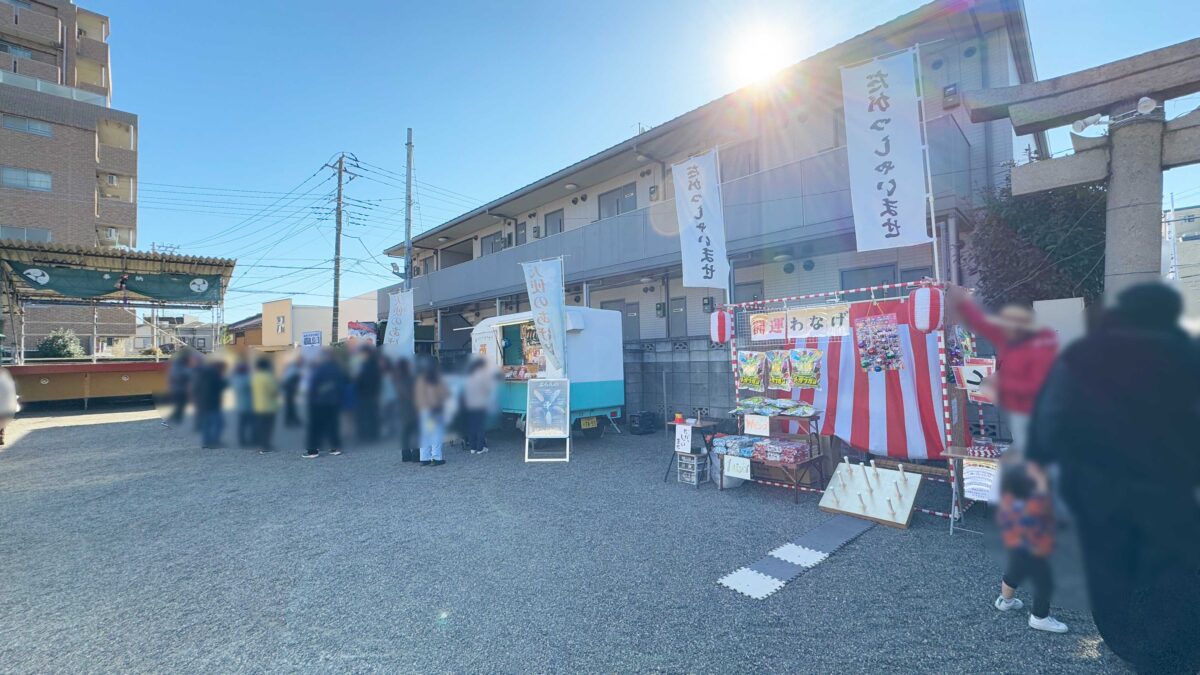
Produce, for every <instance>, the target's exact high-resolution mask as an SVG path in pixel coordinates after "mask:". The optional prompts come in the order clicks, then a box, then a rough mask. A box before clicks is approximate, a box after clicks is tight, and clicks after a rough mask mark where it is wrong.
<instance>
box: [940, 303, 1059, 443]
mask: <svg viewBox="0 0 1200 675" xmlns="http://www.w3.org/2000/svg"><path fill="white" fill-rule="evenodd" d="M950 295H951V299H952V301H953V302H954V304H955V305H956V306H957V307H958V311H959V313H960V314H961V315H962V318H963V322H964V323H965V324H966V325H967V328H969V329H971V331H972V332H974V333H975V334H977V335H979V336H981V337H983V338H986V339H987V341H988V342H990V343H992V346H993V347H995V348H996V375H995V376H994V377H995V380H996V382H995V384H996V395H997V400H996V403H997V404H998V405H999V406H1000V408H1001V409H1002V410H1004V411H1005V412H1006V413H1007V414H1008V427H1009V430H1010V431H1011V432H1012V437H1013V445H1014V446H1016V449H1017V451H1018V452H1024V451H1025V446H1026V443H1027V442H1028V440H1029V419H1030V416H1031V415H1032V414H1033V407H1034V404H1035V403H1036V402H1037V395H1038V392H1040V391H1041V390H1042V383H1044V382H1045V381H1046V375H1048V374H1049V373H1050V366H1052V365H1053V364H1054V359H1055V358H1056V357H1057V356H1058V336H1057V335H1055V333H1054V331H1052V330H1050V329H1048V328H1038V326H1037V322H1036V317H1035V316H1034V313H1033V311H1032V310H1030V309H1029V308H1028V307H1024V306H1022V305H1015V304H1013V305H1005V307H1004V308H1003V309H1001V310H1000V312H999V313H998V314H995V315H992V316H989V315H987V314H985V313H984V311H983V310H982V309H980V307H979V305H977V304H975V301H974V300H972V299H971V297H970V296H969V295H968V294H967V293H966V291H965V290H963V289H961V288H951V290H950Z"/></svg>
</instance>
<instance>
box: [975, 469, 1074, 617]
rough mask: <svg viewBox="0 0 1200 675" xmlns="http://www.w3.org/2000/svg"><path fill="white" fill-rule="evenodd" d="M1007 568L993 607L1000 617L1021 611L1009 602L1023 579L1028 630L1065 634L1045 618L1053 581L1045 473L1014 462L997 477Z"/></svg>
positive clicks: (1050, 506)
mask: <svg viewBox="0 0 1200 675" xmlns="http://www.w3.org/2000/svg"><path fill="white" fill-rule="evenodd" d="M996 520H997V523H998V524H999V525H1000V533H1001V537H1002V538H1003V540H1004V547H1005V548H1007V549H1008V564H1007V566H1006V567H1005V570H1004V576H1003V577H1002V580H1001V582H1000V597H998V598H996V602H995V603H993V605H994V606H995V607H996V609H998V610H1000V611H1001V612H1007V611H1010V610H1015V609H1021V608H1022V607H1024V606H1025V605H1024V603H1022V602H1021V601H1020V600H1019V599H1018V598H1016V597H1014V596H1015V594H1016V590H1017V587H1018V586H1020V585H1021V583H1022V582H1024V581H1025V580H1026V579H1029V580H1030V581H1032V582H1033V611H1031V612H1030V613H1029V627H1030V628H1033V629H1036V630H1044V631H1049V632H1051V633H1065V632H1067V626H1066V624H1064V623H1062V622H1061V621H1059V620H1058V619H1055V618H1054V617H1052V616H1050V595H1051V593H1053V591H1054V576H1053V573H1052V572H1051V570H1050V554H1051V553H1052V552H1053V551H1054V502H1053V500H1052V498H1051V495H1050V490H1049V489H1048V485H1047V480H1046V474H1045V472H1043V471H1042V470H1041V468H1039V467H1038V466H1036V465H1034V464H1030V463H1026V462H1018V463H1014V464H1010V465H1007V466H1005V467H1004V469H1003V471H1002V473H1001V476H1000V508H999V510H998V511H997V512H996Z"/></svg>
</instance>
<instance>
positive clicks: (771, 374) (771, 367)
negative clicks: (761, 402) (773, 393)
mask: <svg viewBox="0 0 1200 675" xmlns="http://www.w3.org/2000/svg"><path fill="white" fill-rule="evenodd" d="M790 366H791V360H790V359H789V358H788V353H787V352H785V351H771V352H767V389H775V390H778V391H791V390H792V374H791V367H790Z"/></svg>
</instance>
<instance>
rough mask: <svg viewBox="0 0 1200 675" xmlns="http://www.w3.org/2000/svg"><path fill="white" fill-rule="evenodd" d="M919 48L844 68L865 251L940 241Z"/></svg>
mask: <svg viewBox="0 0 1200 675" xmlns="http://www.w3.org/2000/svg"><path fill="white" fill-rule="evenodd" d="M914 52H915V50H912V49H909V50H905V51H903V52H900V53H898V54H894V55H892V56H885V57H881V58H878V59H875V60H873V61H869V62H867V63H864V64H862V65H858V66H852V67H849V68H842V105H843V106H844V108H845V111H846V153H847V157H848V160H849V164H850V200H851V202H852V205H853V210H854V236H855V241H856V243H857V247H858V250H859V251H874V250H878V249H884V248H899V247H901V246H912V245H915V244H928V243H929V242H931V241H932V239H931V238H930V236H929V234H928V233H927V230H926V226H925V224H926V205H927V203H928V190H927V188H926V185H925V178H926V175H927V174H926V170H925V146H924V143H923V142H922V140H921V116H920V104H921V101H920V98H919V95H918V92H917V74H916V68H915V61H914Z"/></svg>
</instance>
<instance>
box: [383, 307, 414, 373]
mask: <svg viewBox="0 0 1200 675" xmlns="http://www.w3.org/2000/svg"><path fill="white" fill-rule="evenodd" d="M389 299H390V304H389V305H388V325H387V331H386V332H385V333H384V334H383V353H385V354H387V355H388V356H390V357H391V358H393V359H398V358H401V357H403V358H412V357H413V356H414V355H415V354H416V349H415V346H414V344H413V340H414V339H415V335H414V333H415V329H414V328H413V299H412V291H398V292H396V293H392V294H391V296H389Z"/></svg>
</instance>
